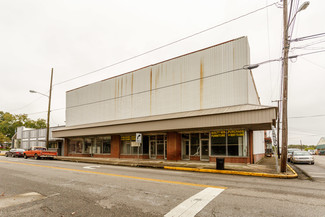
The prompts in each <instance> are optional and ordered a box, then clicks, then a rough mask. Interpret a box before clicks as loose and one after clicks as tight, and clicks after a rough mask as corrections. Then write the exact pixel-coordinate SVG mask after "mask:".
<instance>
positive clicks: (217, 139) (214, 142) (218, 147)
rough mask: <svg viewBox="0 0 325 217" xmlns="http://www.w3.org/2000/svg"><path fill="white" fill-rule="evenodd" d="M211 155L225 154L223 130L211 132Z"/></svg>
mask: <svg viewBox="0 0 325 217" xmlns="http://www.w3.org/2000/svg"><path fill="white" fill-rule="evenodd" d="M211 155H227V153H226V131H225V130H220V131H214V132H211Z"/></svg>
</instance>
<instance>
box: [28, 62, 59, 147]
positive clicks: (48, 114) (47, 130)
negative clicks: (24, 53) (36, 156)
mask: <svg viewBox="0 0 325 217" xmlns="http://www.w3.org/2000/svg"><path fill="white" fill-rule="evenodd" d="M52 80H53V68H52V70H51V81H50V94H49V95H46V94H44V93H40V92H37V91H35V90H30V91H29V92H30V93H38V94H40V95H42V96H45V97H48V98H49V106H48V109H47V123H46V148H47V149H48V148H49V134H50V112H51V96H52Z"/></svg>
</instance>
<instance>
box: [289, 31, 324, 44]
mask: <svg viewBox="0 0 325 217" xmlns="http://www.w3.org/2000/svg"><path fill="white" fill-rule="evenodd" d="M324 36H325V32H323V33H318V34H314V35H308V36H304V37H300V38H295V39H292V40H290V42H298V41H304V40H310V39H315V38H319V37H324Z"/></svg>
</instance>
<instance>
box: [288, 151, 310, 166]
mask: <svg viewBox="0 0 325 217" xmlns="http://www.w3.org/2000/svg"><path fill="white" fill-rule="evenodd" d="M290 161H291V163H309V164H314V163H315V160H314V157H313V156H311V155H310V154H309V153H308V151H294V152H293V153H292V156H291V158H290Z"/></svg>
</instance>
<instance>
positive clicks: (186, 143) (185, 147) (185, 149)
mask: <svg viewBox="0 0 325 217" xmlns="http://www.w3.org/2000/svg"><path fill="white" fill-rule="evenodd" d="M182 159H183V160H189V159H190V140H189V139H183V140H182Z"/></svg>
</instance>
